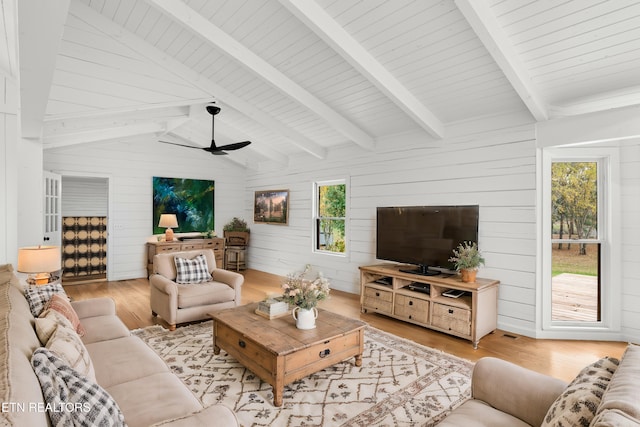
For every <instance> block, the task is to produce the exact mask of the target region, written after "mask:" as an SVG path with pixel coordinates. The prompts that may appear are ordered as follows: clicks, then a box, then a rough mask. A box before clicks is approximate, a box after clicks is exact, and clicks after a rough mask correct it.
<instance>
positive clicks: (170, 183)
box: [153, 176, 215, 234]
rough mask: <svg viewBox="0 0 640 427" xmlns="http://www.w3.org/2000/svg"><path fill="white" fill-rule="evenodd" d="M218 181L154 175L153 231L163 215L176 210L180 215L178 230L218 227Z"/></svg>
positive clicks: (154, 231) (163, 230)
mask: <svg viewBox="0 0 640 427" xmlns="http://www.w3.org/2000/svg"><path fill="white" fill-rule="evenodd" d="M214 190H215V185H214V181H209V180H204V179H185V178H163V177H157V176H154V177H153V234H162V233H164V232H165V229H164V228H160V227H158V220H159V219H160V214H163V213H172V214H176V216H177V218H178V228H176V229H175V230H174V231H176V232H178V233H188V232H194V231H198V232H206V231H209V230H213V229H214Z"/></svg>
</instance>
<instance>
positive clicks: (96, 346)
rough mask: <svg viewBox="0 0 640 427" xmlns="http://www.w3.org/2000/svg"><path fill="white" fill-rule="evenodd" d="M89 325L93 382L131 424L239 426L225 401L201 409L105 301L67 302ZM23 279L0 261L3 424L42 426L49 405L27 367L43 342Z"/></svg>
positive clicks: (86, 340)
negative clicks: (26, 297)
mask: <svg viewBox="0 0 640 427" xmlns="http://www.w3.org/2000/svg"><path fill="white" fill-rule="evenodd" d="M72 306H73V308H74V309H75V312H76V313H77V315H78V317H79V318H80V322H81V324H82V326H83V327H84V329H85V330H86V333H85V335H84V336H83V337H82V342H83V343H84V345H85V347H86V349H87V350H88V353H89V355H90V358H91V361H92V363H93V368H94V370H95V378H96V381H97V383H98V384H99V385H100V386H102V388H104V389H105V390H106V391H107V392H108V393H109V394H110V395H111V396H112V397H113V399H114V400H115V402H116V403H117V405H118V406H119V408H120V410H121V411H122V414H123V415H124V421H125V422H126V423H127V425H129V426H130V427H135V426H150V425H154V424H161V425H167V426H169V425H171V426H182V425H184V426H187V425H216V426H237V425H238V421H237V418H236V417H235V414H234V413H233V412H232V411H231V410H230V409H228V408H227V407H225V406H222V405H213V406H210V407H207V408H203V407H202V405H201V404H200V402H199V401H198V400H197V399H196V398H195V396H194V395H193V394H192V393H191V391H190V390H188V389H187V387H186V386H185V385H184V384H183V383H182V382H181V381H180V380H179V379H178V378H177V377H176V376H175V375H174V374H172V373H171V372H170V371H169V369H168V367H167V365H166V364H165V363H164V362H163V361H162V359H160V358H159V357H158V356H157V355H156V354H155V353H154V352H153V351H152V350H151V349H150V348H149V347H148V346H147V345H146V344H144V343H143V342H142V340H140V339H139V338H138V337H136V336H133V335H131V333H130V331H129V330H128V329H127V328H126V327H125V325H124V324H123V323H122V322H121V321H120V319H119V318H118V317H117V316H116V311H115V304H114V302H113V300H111V299H109V298H95V299H90V300H84V301H77V302H73V303H72ZM34 323H35V320H34V317H33V315H32V314H31V311H30V309H29V304H28V302H27V300H26V299H25V295H24V289H23V284H22V283H21V282H20V281H19V280H18V279H17V277H16V276H15V275H14V274H13V270H12V268H11V266H10V265H3V266H0V349H1V350H0V402H2V410H1V411H0V425H15V426H47V425H50V420H49V416H48V414H47V412H46V411H45V410H43V408H46V404H45V401H44V397H43V392H42V390H41V386H40V382H39V381H38V377H37V376H36V374H35V373H34V369H33V368H32V365H31V358H32V355H33V353H34V351H35V350H36V349H38V348H39V347H42V344H41V343H40V341H39V339H38V335H37V334H36V332H35V329H34Z"/></svg>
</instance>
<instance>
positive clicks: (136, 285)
mask: <svg viewBox="0 0 640 427" xmlns="http://www.w3.org/2000/svg"><path fill="white" fill-rule="evenodd" d="M243 274H244V276H245V283H244V286H243V288H242V302H243V303H249V302H255V301H260V300H262V299H264V298H265V297H267V296H270V295H274V294H281V293H282V292H281V291H280V284H281V283H282V277H280V276H276V275H273V274H268V273H264V272H260V271H257V270H246V271H244V272H243ZM65 289H66V291H67V293H68V295H69V296H71V297H72V298H74V299H76V300H80V299H87V298H92V297H99V296H108V297H111V298H113V299H114V300H115V302H116V304H117V310H118V316H119V317H120V318H121V319H122V321H123V322H124V323H125V324H126V325H127V327H128V328H129V329H136V328H143V327H145V326H150V325H153V324H160V325H163V326H165V327H166V326H167V324H166V323H165V322H164V321H162V319H160V318H154V317H152V316H151V309H150V308H149V281H148V280H147V279H135V280H123V281H117V282H96V283H88V284H77V285H69V286H65ZM321 307H322V308H324V309H325V310H328V311H332V312H335V313H339V314H342V315H344V316H349V317H354V318H359V319H361V320H363V321H364V322H367V323H368V324H369V325H371V326H373V327H375V328H378V329H382V330H384V331H387V332H390V333H392V334H395V335H398V336H401V337H404V338H407V339H410V340H412V341H415V342H418V343H420V344H423V345H426V346H429V347H432V348H436V349H439V350H442V351H444V352H447V353H450V354H455V355H457V356H459V357H462V358H464V359H468V360H471V361H476V360H478V359H479V358H481V357H484V356H494V357H499V358H501V359H505V360H509V361H511V362H513V363H516V364H518V365H521V366H525V367H527V368H530V369H533V370H535V371H538V372H541V373H545V374H548V375H552V376H554V377H558V378H562V379H564V380H565V381H570V380H571V379H573V377H575V375H576V374H577V373H578V372H579V371H580V369H582V367H584V366H585V365H587V364H589V363H591V362H594V361H596V360H597V359H599V358H601V357H603V356H613V357H620V356H621V355H622V353H623V351H624V349H625V347H626V343H621V342H605V341H567V340H536V339H532V338H528V337H524V336H520V335H516V334H511V333H508V332H504V331H501V330H497V331H495V332H494V333H493V334H490V335H487V336H486V337H484V338H482V339H481V340H480V344H479V346H478V349H477V350H474V349H473V346H472V345H471V342H470V341H466V340H463V339H460V338H456V337H451V336H449V335H446V334H443V333H440V332H435V331H431V330H428V329H425V328H422V327H419V326H415V325H411V324H408V323H404V322H401V321H398V320H395V319H391V318H388V317H385V316H382V315H378V314H372V313H369V314H363V313H361V312H360V298H359V296H358V295H355V294H350V293H346V292H340V291H337V290H332V291H331V295H330V298H329V299H328V300H326V301H323V302H322V303H321ZM319 321H322V319H320V320H319Z"/></svg>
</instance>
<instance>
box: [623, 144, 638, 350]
mask: <svg viewBox="0 0 640 427" xmlns="http://www.w3.org/2000/svg"><path fill="white" fill-rule="evenodd" d="M620 159H621V165H620V166H621V167H620V180H621V182H622V185H621V198H622V203H621V205H622V215H621V217H622V250H621V251H620V253H621V255H622V274H621V278H622V299H621V300H622V333H623V336H624V337H625V339H627V340H629V341H632V342H640V268H638V267H639V264H640V222H638V218H640V140H633V141H625V142H623V143H622V148H621V155H620Z"/></svg>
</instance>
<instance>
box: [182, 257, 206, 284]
mask: <svg viewBox="0 0 640 427" xmlns="http://www.w3.org/2000/svg"><path fill="white" fill-rule="evenodd" d="M173 260H174V263H175V265H176V273H177V274H176V283H181V284H190V283H203V282H209V281H211V279H212V277H211V274H209V266H208V265H207V258H206V257H205V256H204V255H202V254H201V255H198V256H197V257H195V258H193V259H188V258H180V257H175V258H174V259H173Z"/></svg>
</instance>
